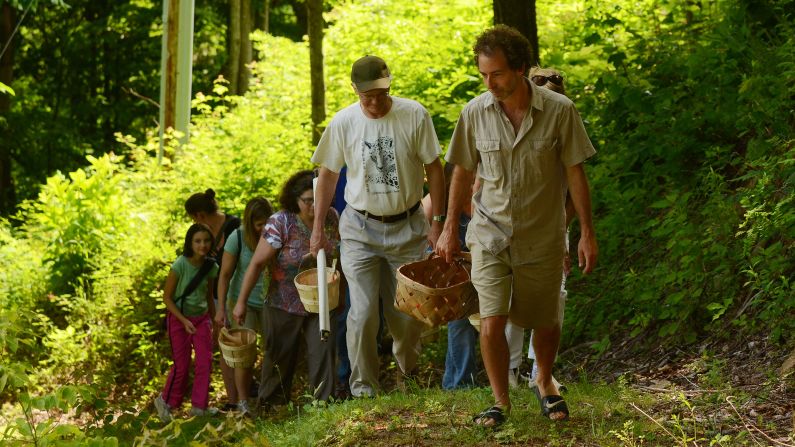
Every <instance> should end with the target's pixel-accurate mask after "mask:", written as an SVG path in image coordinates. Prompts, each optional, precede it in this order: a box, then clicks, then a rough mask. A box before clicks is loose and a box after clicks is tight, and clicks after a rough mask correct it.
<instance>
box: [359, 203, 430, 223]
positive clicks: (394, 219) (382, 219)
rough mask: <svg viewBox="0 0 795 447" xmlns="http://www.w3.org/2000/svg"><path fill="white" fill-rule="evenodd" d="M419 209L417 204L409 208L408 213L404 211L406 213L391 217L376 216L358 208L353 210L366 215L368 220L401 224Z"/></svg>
mask: <svg viewBox="0 0 795 447" xmlns="http://www.w3.org/2000/svg"><path fill="white" fill-rule="evenodd" d="M419 208H420V202H417V203H415V204H414V206H412V207H411V208H409V209H408V211H404V212H402V213H400V214H393V215H391V216H376V215H375V214H370V213H368V212H367V211H362V210H357V209H356V208H353V210H354V211H356V212H357V213H359V214H364V216H365V217H367V218H370V219H373V220H377V221H379V222H383V223H393V222H399V221H401V220H403V219H405V218H407V217H409V216H411V215H412V214H414V212H415V211H417V210H418V209H419Z"/></svg>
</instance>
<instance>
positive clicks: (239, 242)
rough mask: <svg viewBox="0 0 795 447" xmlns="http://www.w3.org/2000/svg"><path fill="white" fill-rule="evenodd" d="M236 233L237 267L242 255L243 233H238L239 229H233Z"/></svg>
mask: <svg viewBox="0 0 795 447" xmlns="http://www.w3.org/2000/svg"><path fill="white" fill-rule="evenodd" d="M235 231H237V266H238V267H239V266H240V255H241V254H242V253H243V233H242V232H241V231H240V227H237V228H236V229H235Z"/></svg>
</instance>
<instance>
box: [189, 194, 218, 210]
mask: <svg viewBox="0 0 795 447" xmlns="http://www.w3.org/2000/svg"><path fill="white" fill-rule="evenodd" d="M216 211H218V202H216V201H215V191H213V190H212V188H210V189H208V190H207V191H204V192H197V193H196V194H193V195H192V196H190V197H188V200H186V201H185V212H186V213H188V215H189V216H192V215H194V214H198V213H207V214H214V213H215V212H216Z"/></svg>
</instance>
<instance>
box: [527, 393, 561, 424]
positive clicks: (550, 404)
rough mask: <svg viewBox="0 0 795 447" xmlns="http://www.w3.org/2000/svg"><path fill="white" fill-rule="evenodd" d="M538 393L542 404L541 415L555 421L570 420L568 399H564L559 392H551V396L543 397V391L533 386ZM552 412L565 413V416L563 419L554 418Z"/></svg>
mask: <svg viewBox="0 0 795 447" xmlns="http://www.w3.org/2000/svg"><path fill="white" fill-rule="evenodd" d="M533 390H534V391H535V393H536V398H538V402H539V403H540V404H541V415H542V416H544V417H545V418H547V419H549V420H551V421H555V422H562V421H567V420H569V406H568V405H566V401H565V400H563V398H562V397H560V396H558V395H557V394H551V395H549V396H545V397H543V398H542V397H541V391H539V390H538V387H535V388H533ZM552 413H563V414H564V416H563V418H561V419H552V418H551V417H550V415H551V414H552Z"/></svg>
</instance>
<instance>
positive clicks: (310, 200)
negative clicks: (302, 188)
mask: <svg viewBox="0 0 795 447" xmlns="http://www.w3.org/2000/svg"><path fill="white" fill-rule="evenodd" d="M298 200H300V201H302V202H304V205H314V204H315V198H314V197H299V198H298Z"/></svg>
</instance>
